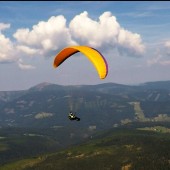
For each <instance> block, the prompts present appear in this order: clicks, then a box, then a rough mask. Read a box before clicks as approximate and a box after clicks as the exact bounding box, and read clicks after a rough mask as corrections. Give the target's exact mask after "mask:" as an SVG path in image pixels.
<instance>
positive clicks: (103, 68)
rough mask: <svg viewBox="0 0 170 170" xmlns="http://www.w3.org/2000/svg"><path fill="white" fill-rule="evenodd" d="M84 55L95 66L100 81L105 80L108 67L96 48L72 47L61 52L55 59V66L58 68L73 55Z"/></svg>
mask: <svg viewBox="0 0 170 170" xmlns="http://www.w3.org/2000/svg"><path fill="white" fill-rule="evenodd" d="M77 52H81V53H83V54H84V55H85V56H86V57H87V58H88V59H89V60H90V61H91V62H92V63H93V65H94V66H95V68H96V70H97V72H98V74H99V77H100V79H104V78H105V77H106V76H107V73H108V66H107V62H106V60H105V58H104V57H103V56H102V54H101V53H100V52H99V51H97V50H96V49H94V48H91V47H88V46H70V47H67V48H64V49H63V50H61V51H60V52H59V53H58V54H57V55H56V57H55V58H54V63H53V66H54V67H55V68H56V67H58V66H59V65H60V64H62V63H63V62H64V61H65V60H66V59H67V58H68V57H70V56H72V55H73V54H75V53H77Z"/></svg>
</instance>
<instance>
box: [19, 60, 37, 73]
mask: <svg viewBox="0 0 170 170" xmlns="http://www.w3.org/2000/svg"><path fill="white" fill-rule="evenodd" d="M18 66H19V68H20V69H21V70H32V69H35V67H34V66H32V65H29V64H24V63H23V61H22V59H19V60H18Z"/></svg>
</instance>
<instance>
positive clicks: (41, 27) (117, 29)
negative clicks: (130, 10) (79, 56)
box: [0, 11, 145, 69]
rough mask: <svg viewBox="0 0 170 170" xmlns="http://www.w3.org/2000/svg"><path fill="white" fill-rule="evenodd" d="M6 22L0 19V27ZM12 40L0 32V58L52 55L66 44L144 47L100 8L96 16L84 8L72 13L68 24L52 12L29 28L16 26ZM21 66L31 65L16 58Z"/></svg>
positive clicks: (111, 48) (140, 51)
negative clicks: (17, 27) (81, 11)
mask: <svg viewBox="0 0 170 170" xmlns="http://www.w3.org/2000/svg"><path fill="white" fill-rule="evenodd" d="M7 28H10V24H4V23H0V31H1V30H5V29H7ZM13 37H14V38H15V41H12V40H10V39H9V38H7V37H5V35H4V34H2V33H1V32H0V62H10V61H18V60H19V59H21V57H22V58H23V57H30V56H39V57H40V56H43V57H49V56H54V55H55V54H56V53H57V51H58V50H61V49H62V48H64V47H65V46H70V45H78V44H79V45H90V46H93V47H94V48H97V49H98V48H99V49H102V50H103V49H104V50H105V52H107V51H114V50H118V51H119V52H121V51H123V52H125V54H128V53H129V52H130V54H134V55H136V54H143V52H144V50H145V47H144V45H143V43H142V39H141V37H140V35H139V34H137V33H132V32H131V31H129V30H126V29H124V28H123V27H121V26H120V24H119V23H118V21H117V19H116V17H115V16H113V15H112V14H111V12H104V13H103V14H102V15H101V16H99V19H98V20H94V19H91V18H90V17H89V16H88V13H87V12H86V11H85V12H83V13H80V14H79V15H76V16H75V17H74V18H73V19H72V20H71V21H70V23H68V26H67V24H66V18H65V17H64V16H62V15H58V16H52V17H50V18H49V19H48V20H47V21H40V22H38V23H37V24H36V25H33V26H32V29H29V28H20V29H18V30H16V32H15V33H14V34H13ZM18 66H19V67H20V68H22V69H25V68H26V69H30V68H33V67H32V66H30V65H27V64H24V63H23V62H21V61H18Z"/></svg>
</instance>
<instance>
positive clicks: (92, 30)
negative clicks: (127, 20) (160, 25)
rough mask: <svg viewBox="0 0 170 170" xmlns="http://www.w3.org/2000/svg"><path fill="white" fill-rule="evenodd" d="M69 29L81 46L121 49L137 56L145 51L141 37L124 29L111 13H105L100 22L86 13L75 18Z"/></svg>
mask: <svg viewBox="0 0 170 170" xmlns="http://www.w3.org/2000/svg"><path fill="white" fill-rule="evenodd" d="M69 28H70V32H71V35H72V37H73V38H75V39H76V41H77V42H79V43H81V44H88V45H90V46H94V47H96V48H100V47H102V46H108V47H109V48H113V47H119V49H120V48H124V49H126V50H130V51H132V52H134V53H136V54H142V53H143V52H144V50H145V47H144V45H143V44H142V39H141V37H140V35H139V34H137V33H132V32H130V31H128V30H125V29H124V28H122V27H121V26H120V24H119V23H118V22H117V19H116V17H115V16H113V15H112V14H111V12H104V13H103V14H102V15H101V16H100V17H99V21H94V20H92V19H90V18H89V16H88V13H87V12H86V11H85V12H83V13H81V14H80V15H77V16H75V17H74V18H73V20H72V21H71V22H70V25H69Z"/></svg>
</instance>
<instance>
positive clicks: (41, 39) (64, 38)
mask: <svg viewBox="0 0 170 170" xmlns="http://www.w3.org/2000/svg"><path fill="white" fill-rule="evenodd" d="M13 36H14V38H16V40H17V41H18V43H20V44H24V45H25V46H26V45H27V46H29V48H36V49H37V51H40V50H41V54H42V55H46V54H47V53H48V52H50V51H56V50H58V49H59V48H62V47H64V46H67V45H70V44H76V43H75V42H74V40H72V39H71V35H70V33H69V29H68V28H67V27H66V19H65V18H64V16H62V15H59V16H52V17H51V18H50V19H49V20H48V21H46V22H45V21H40V22H39V23H38V24H37V25H34V26H33V27H32V30H29V29H28V28H26V29H18V30H17V31H16V33H15V34H14V35H13Z"/></svg>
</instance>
